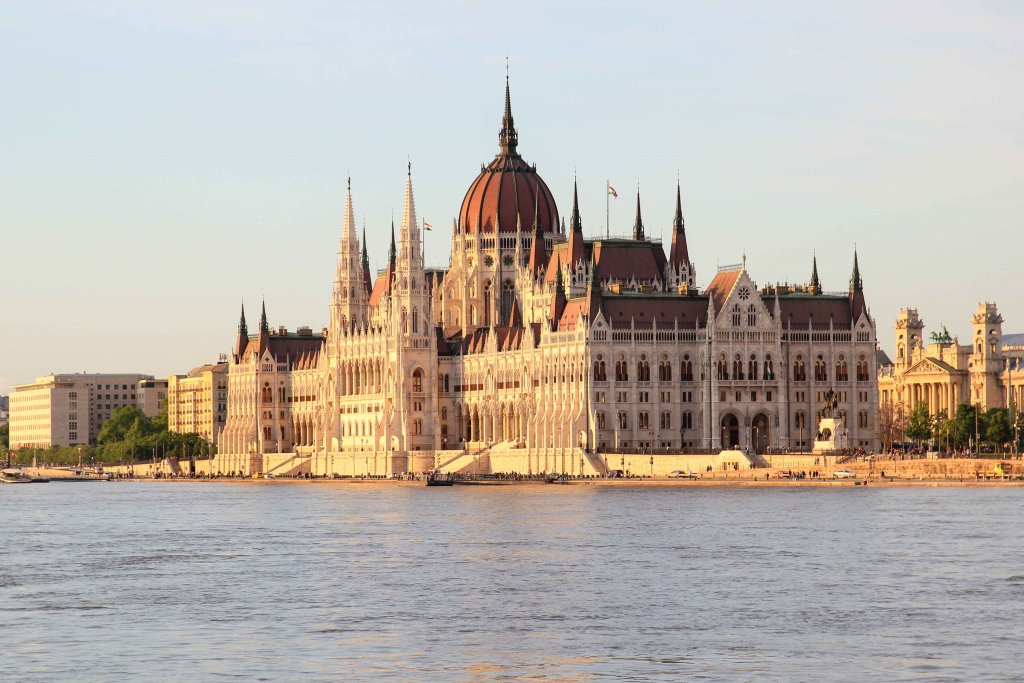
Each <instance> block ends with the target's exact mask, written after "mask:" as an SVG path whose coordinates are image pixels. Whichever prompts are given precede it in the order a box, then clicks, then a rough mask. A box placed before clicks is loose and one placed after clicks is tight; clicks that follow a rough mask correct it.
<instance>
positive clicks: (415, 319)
mask: <svg viewBox="0 0 1024 683" xmlns="http://www.w3.org/2000/svg"><path fill="white" fill-rule="evenodd" d="M412 333H413V334H419V333H420V312H419V310H417V309H415V308H414V309H412Z"/></svg>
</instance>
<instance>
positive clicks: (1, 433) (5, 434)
mask: <svg viewBox="0 0 1024 683" xmlns="http://www.w3.org/2000/svg"><path fill="white" fill-rule="evenodd" d="M0 446H3V447H4V448H10V447H11V424H10V423H9V422H6V423H4V424H2V425H0Z"/></svg>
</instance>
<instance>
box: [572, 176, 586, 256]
mask: <svg viewBox="0 0 1024 683" xmlns="http://www.w3.org/2000/svg"><path fill="white" fill-rule="evenodd" d="M579 204H580V202H579V193H578V191H577V188H576V180H575V179H573V181H572V218H571V219H570V226H569V267H570V268H571V267H572V266H574V265H575V264H576V262H577V261H582V260H583V256H584V250H583V222H582V221H581V220H580V207H579Z"/></svg>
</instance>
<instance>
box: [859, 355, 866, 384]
mask: <svg viewBox="0 0 1024 683" xmlns="http://www.w3.org/2000/svg"><path fill="white" fill-rule="evenodd" d="M857 381H858V382H867V381H868V362H867V360H866V359H865V358H864V356H861V357H860V360H858V361H857Z"/></svg>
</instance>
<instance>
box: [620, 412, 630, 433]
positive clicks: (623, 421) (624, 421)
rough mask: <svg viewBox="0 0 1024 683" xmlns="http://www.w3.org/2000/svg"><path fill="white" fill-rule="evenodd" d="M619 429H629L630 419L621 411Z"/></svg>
mask: <svg viewBox="0 0 1024 683" xmlns="http://www.w3.org/2000/svg"><path fill="white" fill-rule="evenodd" d="M619 429H629V420H628V419H627V417H626V414H625V413H619Z"/></svg>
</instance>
